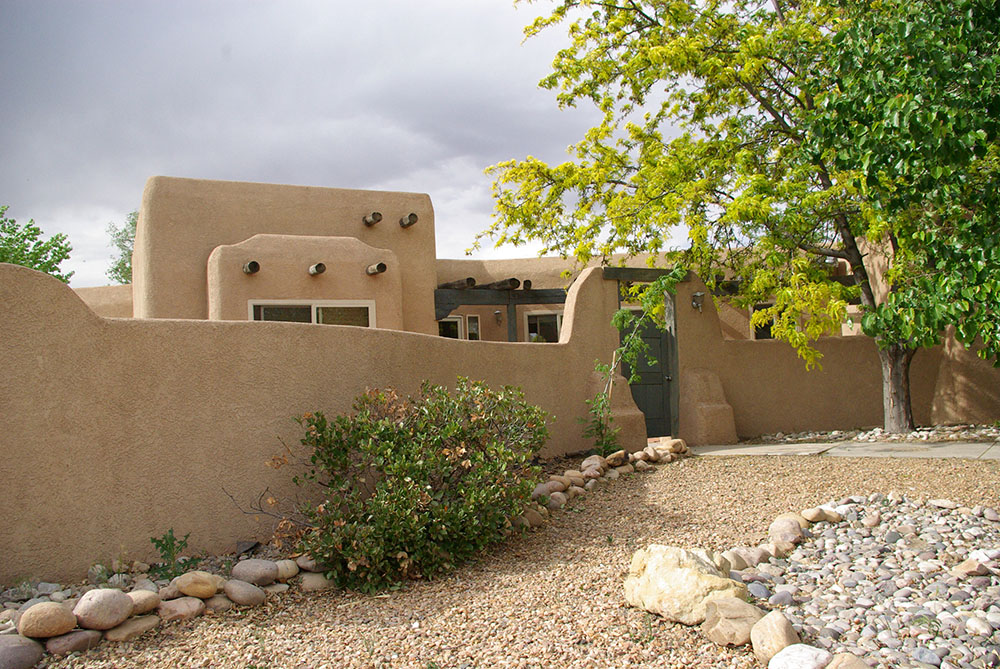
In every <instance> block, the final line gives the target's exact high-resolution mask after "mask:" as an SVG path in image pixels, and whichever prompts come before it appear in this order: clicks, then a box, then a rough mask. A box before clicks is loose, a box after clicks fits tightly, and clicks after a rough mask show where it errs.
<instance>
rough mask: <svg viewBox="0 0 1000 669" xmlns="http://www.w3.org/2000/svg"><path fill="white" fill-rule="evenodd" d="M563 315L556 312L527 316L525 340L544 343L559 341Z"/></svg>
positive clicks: (536, 313) (529, 314)
mask: <svg viewBox="0 0 1000 669" xmlns="http://www.w3.org/2000/svg"><path fill="white" fill-rule="evenodd" d="M562 317H563V316H562V314H561V313H557V312H554V311H550V312H534V313H528V314H525V328H524V331H525V333H526V334H525V340H526V341H534V342H544V343H556V342H558V341H559V330H560V329H561V328H562Z"/></svg>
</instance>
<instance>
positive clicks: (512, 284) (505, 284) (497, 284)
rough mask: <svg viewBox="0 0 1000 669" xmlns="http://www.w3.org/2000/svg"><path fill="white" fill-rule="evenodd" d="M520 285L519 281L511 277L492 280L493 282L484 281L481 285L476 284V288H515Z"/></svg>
mask: <svg viewBox="0 0 1000 669" xmlns="http://www.w3.org/2000/svg"><path fill="white" fill-rule="evenodd" d="M520 285H521V282H520V281H519V280H518V279H515V278H513V277H512V278H510V279H503V280H501V281H494V282H493V283H484V284H483V285H481V286H476V288H478V289H482V290H517V289H518V286H520Z"/></svg>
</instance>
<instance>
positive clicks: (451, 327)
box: [438, 321, 458, 339]
mask: <svg viewBox="0 0 1000 669" xmlns="http://www.w3.org/2000/svg"><path fill="white" fill-rule="evenodd" d="M438 334H439V335H441V336H442V337H450V338H451V339H458V321H438Z"/></svg>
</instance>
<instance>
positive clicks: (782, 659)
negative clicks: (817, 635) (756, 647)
mask: <svg viewBox="0 0 1000 669" xmlns="http://www.w3.org/2000/svg"><path fill="white" fill-rule="evenodd" d="M832 659H833V655H832V654H831V653H830V652H829V651H827V650H823V649H822V648H816V647H814V646H807V645H806V644H804V643H793V644H792V645H791V646H785V647H784V648H782V649H781V650H779V651H778V652H777V653H775V654H774V657H772V658H771V661H770V662H768V663H767V669H823V667H825V666H827V665H828V664H829V663H830V660H832Z"/></svg>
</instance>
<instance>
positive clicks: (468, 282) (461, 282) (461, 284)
mask: <svg viewBox="0 0 1000 669" xmlns="http://www.w3.org/2000/svg"><path fill="white" fill-rule="evenodd" d="M475 285H476V280H475V279H474V278H473V277H471V276H469V277H466V278H464V279H455V280H454V281H445V282H444V283H441V284H438V288H452V289H455V290H464V289H466V288H474V287H475Z"/></svg>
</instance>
